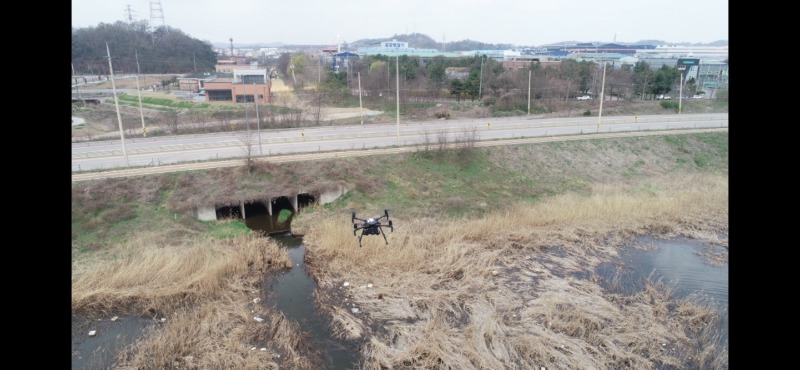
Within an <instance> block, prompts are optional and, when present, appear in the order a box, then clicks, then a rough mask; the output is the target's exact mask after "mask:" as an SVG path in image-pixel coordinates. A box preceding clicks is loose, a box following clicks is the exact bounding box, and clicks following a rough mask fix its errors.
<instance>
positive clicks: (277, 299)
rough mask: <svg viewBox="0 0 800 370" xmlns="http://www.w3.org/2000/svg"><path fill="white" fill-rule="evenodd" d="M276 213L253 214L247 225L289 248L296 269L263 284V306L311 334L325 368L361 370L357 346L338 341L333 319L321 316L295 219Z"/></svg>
mask: <svg viewBox="0 0 800 370" xmlns="http://www.w3.org/2000/svg"><path fill="white" fill-rule="evenodd" d="M273 211H274V212H273V215H269V214H268V213H263V212H251V213H249V214H248V216H247V219H246V224H247V226H248V227H249V228H250V229H253V230H256V231H260V232H263V233H265V234H267V235H269V237H271V238H273V239H275V240H276V241H277V242H278V243H279V244H280V245H282V246H283V247H284V248H286V252H287V253H288V254H289V258H290V259H291V261H292V268H291V269H289V270H286V271H283V272H281V273H279V274H278V275H277V276H275V277H270V278H267V279H266V280H265V281H264V282H262V284H261V302H263V304H265V305H271V306H272V307H274V308H276V309H278V310H279V311H281V312H282V313H283V314H284V315H285V316H286V317H287V318H289V319H290V320H293V321H295V322H297V323H298V324H299V326H300V331H301V332H302V333H303V334H307V336H306V337H307V338H308V339H309V340H310V341H311V342H312V343H311V344H312V346H313V347H314V348H316V349H317V350H318V351H319V353H320V355H321V357H322V358H321V361H322V362H324V364H323V365H322V367H323V368H325V369H352V368H355V367H357V366H356V365H357V363H358V361H359V359H360V357H359V351H358V347H357V345H356V344H354V343H349V342H348V341H346V340H339V339H337V338H335V337H334V335H333V334H332V332H331V330H330V319H329V318H327V317H326V316H324V315H323V314H322V313H321V312H319V311H318V310H317V306H316V305H315V304H314V298H313V294H314V290H315V289H316V288H317V283H316V282H315V281H314V279H312V278H311V276H310V275H309V274H308V271H307V270H306V264H305V252H306V247H305V245H304V244H303V239H302V238H301V237H297V236H294V235H292V233H291V221H292V217H291V216H290V217H288V219H286V220H283V222H279V221H281V220H279V219H278V214H279V212H278V210H273ZM292 216H293V215H292Z"/></svg>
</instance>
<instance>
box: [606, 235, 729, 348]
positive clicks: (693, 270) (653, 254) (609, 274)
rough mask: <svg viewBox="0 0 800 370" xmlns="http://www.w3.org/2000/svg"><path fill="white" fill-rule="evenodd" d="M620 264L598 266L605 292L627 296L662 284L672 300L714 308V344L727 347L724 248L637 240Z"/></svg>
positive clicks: (622, 255)
mask: <svg viewBox="0 0 800 370" xmlns="http://www.w3.org/2000/svg"><path fill="white" fill-rule="evenodd" d="M634 243H635V244H638V245H642V246H646V247H647V248H644V249H641V248H627V249H625V250H623V251H622V252H621V253H620V260H619V261H613V262H607V263H604V264H601V265H600V266H599V267H598V269H597V273H598V275H600V276H601V277H602V278H603V279H602V281H603V284H604V287H605V288H606V289H612V290H618V291H620V292H621V293H623V294H631V293H635V292H637V291H640V290H642V289H643V288H644V284H645V283H646V282H647V281H655V282H662V283H664V284H666V285H667V286H668V287H670V288H672V289H673V294H674V295H675V297H676V298H684V299H692V300H695V301H697V302H699V303H701V304H703V305H706V306H708V307H712V308H714V309H715V310H716V311H717V312H718V314H719V319H720V320H719V322H718V324H717V327H716V328H715V330H716V333H717V334H716V337H717V338H718V339H717V343H718V344H720V345H723V346H727V344H728V259H727V256H728V251H727V249H726V248H725V247H722V246H717V245H710V244H706V243H703V242H701V241H697V240H693V239H686V238H678V239H670V240H660V239H653V238H639V239H636V240H635V241H634Z"/></svg>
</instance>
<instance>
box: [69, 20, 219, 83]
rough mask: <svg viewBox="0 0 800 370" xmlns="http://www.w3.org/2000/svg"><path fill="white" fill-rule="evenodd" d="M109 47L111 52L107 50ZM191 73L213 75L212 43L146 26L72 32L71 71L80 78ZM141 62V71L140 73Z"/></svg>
mask: <svg viewBox="0 0 800 370" xmlns="http://www.w3.org/2000/svg"><path fill="white" fill-rule="evenodd" d="M106 44H108V50H107V49H106ZM109 54H110V55H111V62H112V67H113V69H114V74H119V73H137V71H139V72H141V73H159V74H164V73H192V72H195V71H198V72H202V71H213V70H214V66H215V65H216V63H217V54H216V53H215V52H214V49H213V48H212V45H211V43H209V42H206V41H201V40H198V39H194V38H192V37H190V36H189V35H187V34H185V33H183V32H182V31H181V30H179V29H176V28H171V27H169V26H165V27H158V28H156V29H155V30H153V31H150V30H148V26H147V23H146V22H138V23H132V24H131V23H125V22H121V21H119V22H116V23H114V24H109V23H100V24H99V25H97V27H87V28H73V29H72V67H73V68H74V70H75V73H78V74H84V73H85V74H94V75H104V74H108V73H109V66H108V56H109ZM137 59H138V69H137Z"/></svg>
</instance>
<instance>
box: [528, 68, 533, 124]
mask: <svg viewBox="0 0 800 370" xmlns="http://www.w3.org/2000/svg"><path fill="white" fill-rule="evenodd" d="M531 72H533V71H531V70H528V114H531Z"/></svg>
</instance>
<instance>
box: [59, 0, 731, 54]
mask: <svg viewBox="0 0 800 370" xmlns="http://www.w3.org/2000/svg"><path fill="white" fill-rule="evenodd" d="M151 4H156V5H157V4H160V5H161V7H160V9H161V12H158V7H157V6H154V7H151ZM151 8H152V9H151ZM128 9H130V11H131V12H130V13H129V12H128ZM129 14H130V15H131V16H132V17H133V20H147V21H149V22H150V23H151V25H157V26H160V25H161V24H162V22H163V23H164V24H166V25H168V26H170V27H174V28H179V29H180V30H181V31H183V32H184V33H186V34H188V35H189V36H191V37H193V38H197V39H200V40H206V41H211V42H213V43H219V42H223V43H226V44H228V43H230V41H229V39H230V38H233V43H234V46H235V45H237V44H239V43H242V44H244V43H256V42H265V43H267V42H283V43H288V44H330V45H334V44H335V43H336V40H337V35H338V37H339V39H340V40H343V41H346V42H353V41H356V40H359V39H367V38H369V39H374V38H388V37H391V36H393V35H395V34H405V33H414V32H418V33H421V34H425V35H428V36H430V37H431V38H433V39H434V40H436V41H439V42H441V41H442V40H444V41H446V42H450V41H461V40H466V39H469V40H473V41H481V42H486V43H505V44H513V45H515V46H539V45H545V44H550V43H556V42H561V41H581V42H591V41H599V42H611V41H613V40H614V37H615V35H616V40H617V41H618V42H637V41H640V40H663V41H665V42H668V43H682V42H688V43H708V42H713V41H717V40H727V39H728V0H550V1H536V0H400V1H385V0H338V1H337V0H281V1H268V0H227V1H225V0H222V1H220V0H160V1H159V0H73V1H72V26H73V27H79V28H82V27H94V26H97V25H98V24H99V23H101V22H102V23H114V22H117V21H127V20H128V16H129ZM161 16H163V18H162V17H161ZM409 46H410V47H415V45H409Z"/></svg>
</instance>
